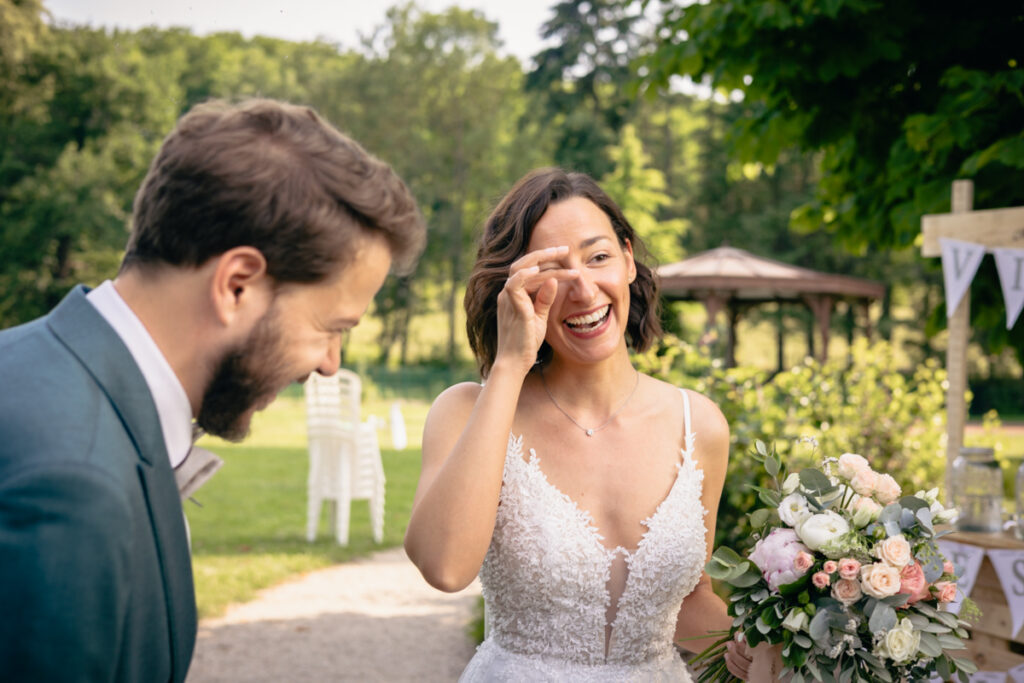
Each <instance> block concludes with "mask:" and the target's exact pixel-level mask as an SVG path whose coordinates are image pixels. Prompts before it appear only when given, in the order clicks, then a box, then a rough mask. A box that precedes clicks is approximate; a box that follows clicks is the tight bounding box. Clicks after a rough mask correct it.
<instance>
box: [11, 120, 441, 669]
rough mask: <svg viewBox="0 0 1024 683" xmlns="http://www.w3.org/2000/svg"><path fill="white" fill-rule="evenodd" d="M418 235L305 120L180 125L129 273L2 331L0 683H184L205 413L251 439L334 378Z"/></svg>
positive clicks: (404, 208)
mask: <svg viewBox="0 0 1024 683" xmlns="http://www.w3.org/2000/svg"><path fill="white" fill-rule="evenodd" d="M424 238H425V231H424V226H423V223H422V219H421V218H420V216H419V214H418V212H417V209H416V206H415V203H414V200H413V198H412V196H411V194H410V193H409V191H408V189H407V188H406V186H405V185H404V184H403V183H402V181H401V180H400V179H399V178H398V177H397V176H396V175H395V173H394V172H393V171H392V170H391V168H390V167H388V166H387V165H386V164H384V163H382V162H381V161H379V160H377V159H375V158H374V157H372V156H370V155H369V154H367V153H366V152H365V151H364V150H363V149H362V148H361V147H360V146H359V145H358V144H356V143H355V142H353V141H352V140H350V139H349V138H347V137H345V136H344V135H342V134H340V133H339V132H338V131H336V130H335V129H334V128H332V127H331V126H330V125H329V124H327V123H326V122H325V121H324V120H323V119H321V118H320V117H319V116H318V115H317V114H315V113H314V112H313V111H312V110H310V109H308V108H304V107H297V106H293V105H288V104H284V103H279V102H274V101H269V100H252V101H248V102H245V103H242V104H238V105H227V104H224V103H217V102H212V103H207V104H202V105H199V106H197V107H195V108H194V109H192V110H191V111H190V112H189V113H187V114H186V115H185V116H184V117H182V119H181V120H180V121H179V122H178V125H177V127H176V128H175V130H174V131H172V132H171V134H170V135H169V136H168V137H167V139H166V140H165V141H164V143H163V146H162V147H161V149H160V151H159V153H158V154H157V157H156V159H155V160H154V161H153V164H152V166H151V167H150V169H149V173H148V175H147V176H146V179H145V181H144V182H143V184H142V187H141V188H140V190H139V192H138V195H137V196H136V198H135V207H134V215H133V224H132V232H131V236H130V238H129V242H128V246H127V252H126V254H125V257H124V262H123V263H122V265H121V270H120V272H119V273H118V275H117V278H116V279H115V280H114V281H113V282H110V281H108V282H104V283H103V284H102V285H101V286H99V287H97V288H96V289H94V290H92V291H88V290H87V289H86V288H84V287H77V288H76V289H74V290H72V291H71V292H70V293H69V294H68V295H67V296H66V298H65V299H64V300H63V301H62V302H61V303H60V304H59V305H58V306H57V307H56V308H55V309H54V310H53V311H51V312H50V313H49V314H48V315H47V316H45V317H43V318H40V319H38V320H35V321H33V322H31V323H28V324H26V325H22V326H20V327H16V328H13V329H10V330H6V331H3V332H0V679H4V680H17V681H58V680H59V681H64V680H68V681H70V680H74V681H99V680H103V681H182V680H184V678H185V674H186V672H187V670H188V664H189V660H190V658H191V656H192V648H193V645H194V642H195V635H196V607H195V597H194V594H193V586H192V570H191V559H190V556H189V549H188V541H187V537H186V533H187V532H186V528H185V522H184V517H183V514H182V507H181V502H180V500H181V499H180V497H179V495H180V494H179V489H178V487H177V486H176V484H175V468H178V469H179V471H180V470H181V469H182V462H183V461H184V460H185V458H186V455H187V454H188V453H189V449H190V445H191V435H192V420H193V419H195V422H196V424H198V426H199V427H201V428H202V429H204V430H206V431H207V432H209V433H211V434H216V435H220V436H223V437H225V438H228V439H241V438H242V437H243V436H244V435H245V434H246V432H247V431H248V427H249V422H250V419H251V417H252V414H253V412H254V411H256V410H259V409H261V408H263V407H265V406H266V405H267V404H268V403H270V401H271V400H272V399H273V398H274V396H275V395H276V394H277V392H278V391H279V390H281V389H282V388H284V387H285V386H286V385H288V384H290V383H291V382H301V381H302V380H303V379H304V378H305V377H306V376H308V375H309V374H310V373H311V372H320V373H323V374H330V373H333V372H334V371H335V370H337V368H338V357H339V349H340V344H341V335H342V333H344V332H345V331H346V330H347V329H349V328H351V327H352V326H353V325H355V324H356V323H357V322H358V321H359V318H360V316H362V315H363V313H364V312H365V310H366V308H367V305H368V304H369V302H370V300H371V299H372V298H373V296H374V294H375V293H376V291H377V290H378V289H379V288H380V286H381V284H382V282H383V280H384V278H385V276H386V274H387V273H388V271H389V269H390V268H391V267H392V266H394V267H396V268H405V267H408V266H409V265H410V264H411V263H412V262H413V261H414V260H415V259H416V257H417V255H418V253H419V251H420V249H421V248H422V245H423V242H424Z"/></svg>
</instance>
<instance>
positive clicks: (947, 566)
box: [942, 560, 956, 574]
mask: <svg viewBox="0 0 1024 683" xmlns="http://www.w3.org/2000/svg"><path fill="white" fill-rule="evenodd" d="M942 571H943V572H945V573H946V574H953V573H955V572H956V568H955V567H954V566H953V563H952V562H950V561H949V560H945V561H943V563H942Z"/></svg>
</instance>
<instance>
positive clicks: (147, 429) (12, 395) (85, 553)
mask: <svg viewBox="0 0 1024 683" xmlns="http://www.w3.org/2000/svg"><path fill="white" fill-rule="evenodd" d="M85 292H86V290H85V289H84V288H83V287H77V288H76V289H74V290H73V291H72V292H71V293H70V294H68V296H67V297H66V298H65V299H64V300H63V301H62V302H61V303H60V304H59V305H58V306H57V307H56V308H55V309H54V310H53V311H52V312H51V313H50V314H49V315H47V316H45V317H43V318H40V319H38V320H35V321H33V322H31V323H28V324H26V325H22V326H20V327H15V328H12V329H9V330H5V331H3V332H0V679H3V680H18V681H21V680H24V681H183V680H184V679H185V673H186V672H187V670H188V663H189V660H190V659H191V657H192V648H193V646H194V644H195V634H196V606H195V594H194V591H193V587H192V566H191V557H190V555H189V549H188V541H187V539H186V533H185V525H184V519H183V516H182V509H181V502H180V499H179V497H178V491H177V488H176V486H175V483H174V475H173V472H172V470H171V467H170V462H169V460H168V456H167V450H166V447H165V445H164V440H163V434H162V432H161V429H160V422H159V418H158V417H157V412H156V407H155V405H154V403H153V399H152V396H151V395H150V393H149V389H148V387H147V385H146V382H145V379H143V376H142V373H141V371H140V370H139V368H138V366H137V365H136V364H135V361H134V360H133V358H132V356H131V354H130V353H129V352H128V349H127V348H126V347H125V345H124V343H123V342H122V341H121V339H120V337H118V336H117V334H116V333H115V332H114V330H113V329H112V328H111V327H110V326H109V325H108V324H107V322H106V321H105V320H104V319H103V318H102V317H101V316H100V315H99V313H98V312H97V311H96V309H95V308H94V307H93V306H92V304H90V303H89V302H88V301H87V300H86V299H85Z"/></svg>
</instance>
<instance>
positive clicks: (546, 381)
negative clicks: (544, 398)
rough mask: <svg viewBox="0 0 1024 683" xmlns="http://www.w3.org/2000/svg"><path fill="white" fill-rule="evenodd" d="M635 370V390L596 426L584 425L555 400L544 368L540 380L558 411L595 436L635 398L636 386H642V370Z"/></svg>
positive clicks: (587, 433) (585, 432) (585, 431)
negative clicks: (588, 426) (595, 433)
mask: <svg viewBox="0 0 1024 683" xmlns="http://www.w3.org/2000/svg"><path fill="white" fill-rule="evenodd" d="M633 372H635V373H636V382H635V383H634V384H633V390H632V391H630V392H629V396H627V397H626V400H625V401H623V402H622V404H621V405H620V406H619V407H618V408H616V409H615V412H613V413H612V414H611V415H609V416H608V419H607V420H605V421H604V422H602V423H601V424H599V425H598V426H596V427H594V428H587V427H584V426H583V425H581V424H580V423H579V422H577V421H576V419H575V418H574V417H573V416H572V415H570V414H569V413H567V412H565V409H564V408H562V406H560V405H558V401H556V400H555V397H554V396H552V395H551V390H550V389H548V380H547V378H546V377H544V371H543V370H541V371H540V382H541V384H543V385H544V392H545V393H547V395H548V398H550V399H551V402H552V403H553V404H554V405H555V407H556V408H558V411H559V412H560V413H562V415H565V416H566V417H567V418H569V421H570V422H572V423H573V424H574V425H576V426H577V427H579V428H580V429H582V430H583V433H584V434H586V435H587V436H593V435H594V432H599V431H601V430H602V429H604V428H605V427H607V426H608V423H609V422H611V421H612V420H613V419H615V416H616V415H618V414H619V413H621V412H622V409H623V408H625V407H626V404H627V403H629V399H631V398H633V394H635V393H636V388H637V387H638V386H640V372H639V371H638V370H637V369H636V368H634V369H633Z"/></svg>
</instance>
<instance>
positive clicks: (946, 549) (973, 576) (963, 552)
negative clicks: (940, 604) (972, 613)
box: [938, 540, 985, 614]
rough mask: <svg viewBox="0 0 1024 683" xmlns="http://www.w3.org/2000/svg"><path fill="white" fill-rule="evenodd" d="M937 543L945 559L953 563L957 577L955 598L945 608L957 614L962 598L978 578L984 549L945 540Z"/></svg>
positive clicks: (969, 592) (983, 557)
mask: <svg viewBox="0 0 1024 683" xmlns="http://www.w3.org/2000/svg"><path fill="white" fill-rule="evenodd" d="M938 543H939V550H940V551H941V552H942V554H943V556H944V557H945V558H946V559H947V560H949V561H950V562H952V563H953V564H954V566H955V567H956V575H957V577H959V578H958V579H957V582H956V586H957V588H958V590H957V594H956V600H954V601H953V602H951V603H949V605H947V606H946V609H947V610H949V611H950V612H953V613H954V614H959V613H960V605H961V604H962V603H963V599H964V598H965V597H967V596H968V595H970V594H971V591H972V590H973V589H974V582H975V581H977V580H978V570H979V569H981V561H982V560H984V559H985V549H984V548H979V547H978V546H975V545H968V544H966V543H954V542H953V541H946V540H942V541H939V542H938Z"/></svg>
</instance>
